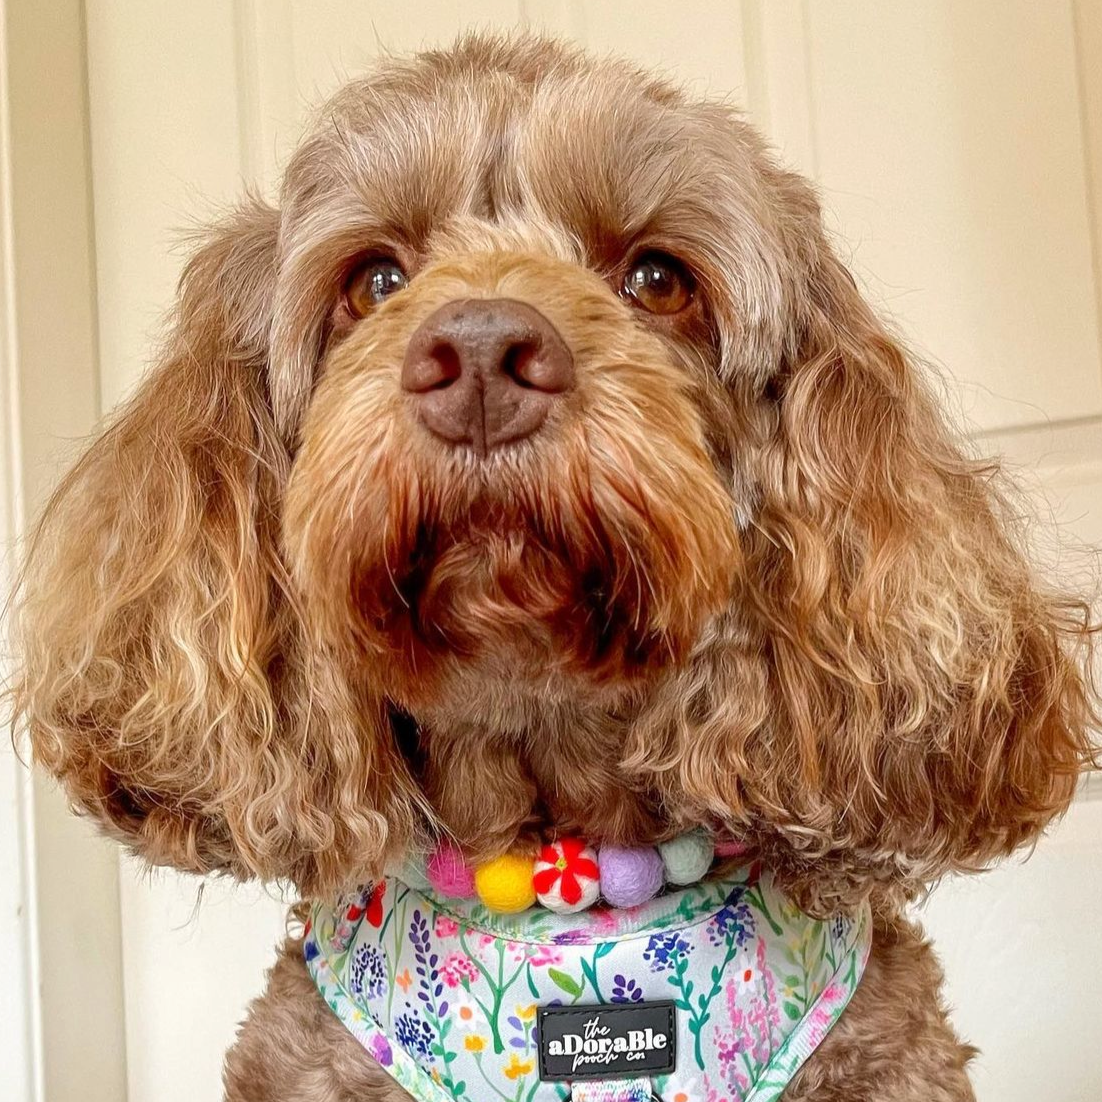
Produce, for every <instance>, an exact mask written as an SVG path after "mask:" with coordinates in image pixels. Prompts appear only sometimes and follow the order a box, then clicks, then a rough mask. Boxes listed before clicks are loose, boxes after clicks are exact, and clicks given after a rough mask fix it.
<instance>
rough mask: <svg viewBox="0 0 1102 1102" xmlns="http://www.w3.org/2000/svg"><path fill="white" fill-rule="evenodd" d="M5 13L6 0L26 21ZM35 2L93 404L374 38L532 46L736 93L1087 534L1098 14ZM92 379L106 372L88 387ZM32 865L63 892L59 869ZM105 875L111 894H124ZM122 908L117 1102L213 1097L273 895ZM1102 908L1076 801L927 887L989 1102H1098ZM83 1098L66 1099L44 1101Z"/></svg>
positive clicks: (986, 8) (970, 411)
mask: <svg viewBox="0 0 1102 1102" xmlns="http://www.w3.org/2000/svg"><path fill="white" fill-rule="evenodd" d="M15 7H18V5H14V6H13V4H12V3H11V2H8V3H7V4H5V3H4V2H3V0H0V11H5V10H6V12H7V18H8V21H9V23H12V22H16V21H17V20H16V19H15V16H14V14H13V12H14V10H15ZM46 9H49V10H50V11H51V12H52V11H53V10H54V9H56V18H57V20H58V21H59V22H58V26H60V27H64V28H67V29H68V30H69V31H73V30H74V28H75V30H76V32H77V33H81V32H83V33H84V34H85V46H86V49H85V59H84V60H85V65H86V71H84V70H82V71H81V72H80V73H79V79H80V80H81V81H84V80H85V78H86V97H87V132H88V146H87V148H88V150H90V170H89V168H88V166H87V165H78V166H77V167H76V169H75V171H80V172H84V173H85V176H86V177H88V173H89V171H90V177H88V182H89V183H90V187H91V195H92V200H93V206H92V209H93V211H94V225H93V227H92V230H93V240H94V283H93V282H92V281H86V282H85V293H86V294H87V293H89V292H90V291H91V290H92V289H93V287H94V292H95V302H96V305H97V311H96V315H95V325H96V327H97V330H96V333H97V340H98V358H99V374H98V381H96V385H98V393H99V395H100V399H101V402H102V408H103V410H107V409H109V408H110V407H111V406H113V405H114V404H115V403H116V402H117V401H118V400H119V399H120V398H121V397H122V396H124V395H125V394H126V393H127V392H128V391H129V390H130V389H131V388H132V387H133V385H134V383H135V381H136V380H137V378H138V377H139V375H140V373H141V371H142V370H143V368H144V366H145V364H146V363H147V358H148V350H149V348H150V347H151V344H152V341H153V340H154V338H155V336H156V333H157V331H158V324H159V320H160V318H161V317H162V315H163V313H164V311H165V310H166V308H167V307H168V305H169V304H170V302H171V298H172V292H173V286H174V282H175V279H176V276H177V273H178V271H179V268H180V265H181V262H182V253H181V252H180V251H178V250H177V249H176V248H175V242H176V241H177V239H178V238H179V236H180V233H181V231H182V230H186V229H187V228H188V227H189V226H190V225H192V224H193V223H194V222H195V221H196V220H203V219H205V218H207V217H209V216H210V214H211V213H212V212H213V211H215V210H216V209H217V208H218V207H219V206H223V205H225V204H228V203H229V202H231V201H232V200H233V199H234V198H235V197H237V196H239V195H241V193H242V191H243V189H244V188H245V187H246V186H252V187H256V188H259V189H261V190H262V191H265V192H268V193H271V191H272V189H273V187H274V184H275V181H276V180H277V178H278V170H279V167H280V165H281V164H282V163H283V161H284V160H285V158H286V155H287V153H288V151H289V149H291V148H292V147H293V145H294V143H295V141H296V138H297V136H298V135H299V133H300V132H301V128H302V126H303V123H304V120H305V119H306V117H307V115H308V112H309V110H310V108H311V107H312V106H314V105H316V104H317V103H318V102H319V101H320V100H321V99H322V98H323V97H324V96H325V95H326V94H327V93H328V92H329V91H331V90H332V89H333V88H335V87H336V86H337V85H338V84H339V83H340V82H341V81H342V80H343V79H344V78H345V77H346V76H348V75H351V74H354V73H356V72H358V71H360V70H361V69H362V68H363V67H364V66H365V65H367V64H369V63H370V62H371V60H372V58H373V57H375V56H377V55H378V54H379V53H380V52H381V51H383V50H388V49H389V50H395V51H404V50H408V49H411V48H415V47H417V46H419V45H421V44H438V43H442V42H446V41H447V40H448V39H449V38H451V37H453V36H454V35H455V34H456V33H457V32H459V31H461V30H464V29H471V28H487V27H514V26H531V27H542V28H546V29H548V30H550V31H553V32H556V33H561V34H565V35H568V36H570V37H572V38H575V39H577V40H579V41H581V42H583V43H585V44H587V45H589V46H591V47H593V48H595V49H598V50H611V51H615V52H617V53H622V54H626V55H629V56H632V57H634V58H637V59H638V60H640V61H642V62H644V63H647V64H652V65H657V66H660V67H662V68H665V69H667V70H669V71H671V72H673V73H675V74H677V75H678V76H680V77H682V78H683V79H685V80H686V81H688V82H690V83H691V84H692V86H693V87H695V88H697V89H699V90H700V91H709V92H711V93H714V94H717V95H726V96H731V97H733V98H734V100H735V101H736V102H740V103H742V104H744V105H745V107H746V109H747V111H748V113H749V114H750V116H751V117H752V118H753V119H754V120H755V121H756V122H757V123H759V124H760V125H761V126H762V127H763V128H764V130H765V131H766V132H767V134H768V135H769V136H770V137H771V138H772V139H773V141H774V142H775V143H776V144H777V146H778V147H779V149H780V151H781V153H782V155H783V157H784V158H785V159H786V160H787V161H788V162H789V163H791V164H793V165H794V166H795V167H797V168H799V169H801V170H802V171H804V172H806V173H808V174H809V175H811V176H813V177H814V178H815V179H817V180H818V182H819V184H820V185H821V188H822V193H823V198H824V202H825V205H826V207H827V210H828V215H829V218H830V222H831V225H832V227H833V228H834V230H835V231H836V233H837V236H838V238H839V241H840V243H841V247H842V249H843V251H844V252H845V254H846V255H847V256H848V257H849V258H850V260H851V263H852V267H853V270H854V272H855V274H856V275H857V277H858V278H859V279H860V280H862V281H863V283H864V285H865V286H866V288H867V289H868V292H869V294H870V295H871V296H872V297H873V298H874V299H875V300H876V301H877V302H878V303H879V304H880V305H881V306H882V308H883V309H884V310H885V311H886V312H887V313H889V314H890V315H891V316H893V317H894V318H895V319H896V321H897V324H898V325H899V327H900V328H901V329H902V331H903V332H904V333H905V334H906V336H907V337H908V339H909V341H910V342H911V344H912V346H913V347H915V348H916V350H918V351H919V352H920V353H921V355H922V356H923V357H924V358H926V359H928V360H930V361H931V362H933V363H934V364H935V365H938V369H939V370H942V371H943V372H944V374H945V377H946V380H947V382H946V393H947V399H948V401H949V402H950V405H951V406H953V407H955V408H956V409H958V410H960V411H963V413H964V414H965V416H966V417H967V418H968V420H969V423H970V424H972V425H973V426H974V427H975V429H976V430H977V432H978V433H979V435H980V437H981V439H982V441H983V442H984V445H985V446H986V447H989V448H990V449H992V450H995V451H998V452H1000V453H1002V454H1004V455H1005V456H1007V458H1008V461H1009V462H1010V464H1011V465H1012V466H1013V467H1015V468H1018V467H1020V468H1022V469H1023V470H1024V471H1028V472H1029V473H1028V474H1027V475H1026V476H1025V478H1026V481H1027V484H1028V485H1029V486H1030V487H1031V488H1033V489H1034V490H1035V491H1036V493H1037V495H1038V500H1039V502H1040V503H1041V508H1042V511H1043V512H1044V513H1045V515H1046V516H1051V518H1052V519H1053V520H1054V521H1055V522H1056V523H1057V524H1058V525H1059V526H1060V527H1061V528H1062V530H1063V532H1064V534H1065V535H1067V536H1070V537H1071V538H1072V539H1073V540H1080V541H1082V542H1084V543H1085V544H1089V545H1096V546H1097V545H1102V497H1100V495H1102V356H1100V347H1099V334H1100V328H1102V327H1100V319H1102V308H1100V303H1102V299H1100V297H1099V291H1100V286H1099V280H1098V278H1097V265H1098V263H1099V258H1100V257H1102V248H1100V245H1102V240H1100V237H1099V228H1100V226H1102V66H1100V65H1099V64H1098V60H1099V58H1100V57H1102V0H1078V2H1059V0H1046V2H1045V3H1038V2H1036V0H969V2H968V3H959V2H954V0H924V2H923V3H918V4H916V3H913V2H912V0H829V2H826V0H803V2H801V0H742V2H738V0H679V2H678V3H677V4H671V3H669V2H668V0H633V2H632V3H627V2H625V0H466V2H463V3H461V2H459V0H428V2H424V3H408V4H395V3H384V2H370V0H368V2H357V3H352V2H350V0H233V2H229V0H188V3H186V4H180V3H171V2H169V0H86V3H85V4H84V5H83V17H82V16H81V14H80V11H79V9H80V5H79V4H64V3H60V2H57V3H53V2H51V3H49V4H42V5H41V6H40V11H44V10H46ZM26 10H27V11H29V10H30V7H29V6H28V8H27V9H26ZM74 12H75V13H76V14H75V15H74ZM82 18H83V23H82ZM9 49H10V44H9ZM67 63H68V62H67ZM76 64H77V65H78V66H79V64H80V62H79V59H78V61H77V62H76ZM55 67H56V66H55ZM9 79H11V78H9ZM84 94H85V90H84V89H81V90H80V92H79V96H78V94H77V93H74V96H76V97H77V98H79V97H80V96H83V95H84ZM82 151H83V147H82ZM2 333H3V330H2V329H0V335H2ZM941 365H944V367H943V368H942V367H941ZM89 373H90V374H89ZM93 377H94V368H91V367H90V368H88V369H87V372H86V377H85V382H87V380H88V378H93ZM35 408H38V407H37V406H36V407H35ZM77 424H78V427H77V428H75V429H71V427H70V428H69V429H67V428H65V427H64V426H63V421H62V419H61V417H60V415H59V418H58V420H56V421H55V423H53V424H50V423H49V422H48V419H46V420H41V419H40V421H39V422H38V423H37V424H36V427H35V431H37V432H38V433H39V434H40V435H41V436H42V438H47V437H50V436H51V435H58V434H60V433H64V432H66V431H76V432H80V431H84V429H85V428H86V425H87V417H86V416H85V417H84V419H83V420H81V418H80V417H78V418H77ZM2 473H3V468H2V467H0V474H2ZM13 523H14V522H13ZM1041 542H1042V544H1044V543H1052V542H1053V541H1052V540H1045V539H1042V540H1041ZM1061 564H1062V565H1063V566H1064V567H1065V568H1066V569H1069V570H1070V569H1078V567H1077V566H1076V565H1075V560H1074V559H1067V558H1064V559H1062V560H1061ZM5 778H6V774H4V773H0V780H5ZM2 795H3V792H2V791H0V796H2ZM0 814H3V813H2V812H0ZM7 821H8V820H7V819H4V818H0V829H2V828H3V826H4V824H6V823H7ZM51 829H52V828H51ZM40 842H41V840H40ZM41 844H42V845H45V842H41ZM106 846H107V843H103V847H106ZM99 852H101V853H103V854H106V853H108V852H109V851H108V850H107V849H106V848H103V849H101V850H100V851H99ZM7 860H9V857H8V853H7V850H4V849H0V862H6V861H7ZM30 860H31V863H32V865H33V864H34V862H35V860H36V858H35V857H34V852H33V847H32V850H31V858H30ZM6 867H7V865H6V864H0V868H6ZM42 875H47V876H56V875H58V874H57V870H56V868H54V867H45V866H44V867H43V870H42ZM113 876H114V872H113V871H112V872H106V873H103V874H102V875H100V878H99V888H100V890H101V891H106V892H107V893H108V895H110V893H111V892H112V891H113V890H114V888H113V880H112V877H113ZM0 898H5V897H3V896H0ZM118 899H119V911H120V916H121V921H120V926H119V930H120V931H121V947H122V952H121V955H122V966H121V967H122V988H121V990H122V995H121V996H120V997H121V999H122V1001H123V1003H124V1008H125V1023H126V1060H125V1066H126V1075H127V1077H128V1083H129V1099H130V1102H185V1100H186V1102H193V1100H195V1099H213V1098H217V1097H219V1092H220V1087H219V1073H220V1072H219V1069H220V1062H221V1054H222V1051H223V1050H224V1049H225V1048H226V1046H227V1045H228V1044H229V1043H230V1041H231V1039H232V1035H233V1030H234V1027H235V1024H236V1023H237V1022H238V1021H239V1020H240V1018H241V1016H242V1012H243V1008H244V1004H245V1002H246V1000H247V999H248V998H249V997H250V996H251V995H252V994H254V993H256V992H259V990H260V989H261V987H262V983H263V971H264V969H265V967H266V966H267V965H268V964H269V963H270V962H271V959H272V950H273V946H274V944H275V942H276V940H277V939H278V937H279V936H280V934H281V931H282V928H283V911H284V908H283V906H282V905H281V903H280V902H279V901H277V900H274V899H271V898H269V897H268V896H267V895H265V893H263V892H262V891H261V890H260V889H252V890H241V889H238V890H236V891H231V890H229V889H227V888H226V887H225V886H224V885H218V884H216V885H212V886H208V887H207V888H206V890H205V895H204V896H203V898H202V900H201V902H200V903H199V905H198V906H196V902H197V884H196V882H194V881H191V880H186V879H184V878H181V877H177V876H175V875H171V874H165V873H157V874H154V875H152V876H151V875H149V874H146V873H143V872H141V871H140V870H138V869H137V868H136V867H134V866H133V864H132V863H131V862H129V861H128V860H123V863H122V869H121V876H120V883H119V896H118ZM1099 914H1102V800H1100V799H1098V798H1097V792H1095V794H1094V795H1092V794H1091V792H1090V791H1087V792H1085V793H1084V795H1083V796H1082V797H1080V799H1079V801H1077V804H1076V806H1075V808H1074V810H1073V811H1072V813H1071V814H1070V815H1069V817H1068V819H1067V820H1066V821H1065V823H1064V824H1062V825H1061V826H1060V827H1059V828H1058V829H1057V830H1056V831H1055V832H1054V833H1053V835H1052V837H1051V838H1049V839H1047V840H1045V841H1044V842H1043V843H1042V844H1041V846H1040V847H1039V848H1038V850H1037V853H1036V855H1035V856H1034V857H1033V858H1032V860H1031V861H1030V862H1028V863H1026V864H1025V865H1021V864H1020V863H1015V864H1014V865H1013V866H1010V867H1006V868H1003V869H1000V870H998V871H996V872H993V873H991V874H989V875H987V876H985V877H982V878H978V879H975V880H972V881H969V882H966V883H953V884H947V885H944V886H943V887H942V888H940V889H939V890H938V892H937V893H936V894H935V896H934V897H933V900H932V902H931V903H930V904H929V905H928V907H927V909H926V920H927V921H928V924H929V927H930V929H931V930H932V932H933V933H934V934H935V935H936V938H937V942H938V946H939V950H940V953H941V955H942V957H943V959H944V961H945V963H946V966H947V970H948V975H949V998H950V1001H951V1002H952V1003H953V1004H954V1005H955V1006H956V1008H957V1015H956V1020H957V1022H958V1025H959V1026H960V1028H961V1030H962V1032H963V1033H964V1034H965V1035H966V1036H967V1037H968V1038H969V1039H970V1040H972V1041H973V1042H974V1043H975V1044H977V1045H978V1046H979V1047H980V1048H981V1049H982V1050H983V1055H982V1056H981V1057H980V1058H979V1060H978V1061H977V1065H976V1069H977V1070H976V1083H977V1089H978V1093H979V1096H980V1099H981V1102H996V1100H998V1102H1018V1100H1021V1102H1025V1100H1026V1099H1029V1100H1031V1102H1034V1100H1037V1099H1045V1100H1047V1102H1081V1100H1082V1102H1086V1100H1088V1099H1092V1098H1100V1097H1102V1037H1100V1035H1099V1033H1098V1023H1099V1022H1102V963H1100V962H1102V934H1100V933H1099V930H1100V929H1102V925H1100V923H1099V920H1098V917H1097V916H1098V915H1099ZM31 955H32V956H33V953H32V954H31ZM3 1005H4V1004H3V1003H0V1007H2V1006H3ZM61 1005H62V1004H61V1003H57V1004H51V1006H61ZM45 1012H46V1013H50V1006H47V1007H46V1011H45ZM69 1012H70V1013H72V1012H75V1013H77V1014H80V1013H81V1011H80V1010H79V1009H77V1010H75V1011H73V1010H72V1009H71V1008H70V1010H69ZM2 1021H3V1020H2V1019H0V1025H2ZM2 1043H3V1042H2V1041H0V1044H2ZM50 1058H51V1054H50V1053H49V1052H47V1053H46V1057H45V1059H46V1062H47V1063H48V1062H49V1059H50ZM53 1058H57V1057H56V1055H55V1056H54V1057H53ZM88 1066H91V1065H88ZM58 1082H59V1083H60V1080H58ZM16 1097H18V1096H16ZM28 1097H30V1096H28ZM78 1097H79V1098H84V1097H85V1095H83V1094H81V1093H79V1092H77V1093H72V1092H70V1091H68V1090H66V1089H63V1088H62V1087H60V1086H59V1087H58V1088H57V1089H56V1090H53V1091H47V1092H46V1094H45V1096H44V1099H45V1102H70V1100H74V1102H75V1099H77V1098H78ZM89 1097H90V1096H89ZM96 1097H101V1095H97V1096H96ZM102 1097H103V1098H105V1099H106V1098H114V1097H118V1095H117V1094H111V1093H104V1094H102ZM20 1102H22V1100H21V1099H20Z"/></svg>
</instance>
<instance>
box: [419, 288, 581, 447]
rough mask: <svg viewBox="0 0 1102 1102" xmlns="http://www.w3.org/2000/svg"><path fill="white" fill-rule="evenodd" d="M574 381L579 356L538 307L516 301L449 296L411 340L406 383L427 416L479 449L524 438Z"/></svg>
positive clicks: (449, 436)
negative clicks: (572, 352)
mask: <svg viewBox="0 0 1102 1102" xmlns="http://www.w3.org/2000/svg"><path fill="white" fill-rule="evenodd" d="M573 385H574V357H573V356H572V355H571V354H570V349H569V348H567V346H566V342H565V341H564V340H563V339H562V337H561V336H559V333H558V330H556V329H555V327H554V326H553V325H552V324H551V323H550V322H549V321H548V320H547V318H545V317H544V316H543V314H541V313H540V312H539V311H538V310H536V309H534V308H533V307H531V306H528V305H527V304H526V303H523V302H517V301H515V300H514V299H507V298H498V299H466V300H463V301H460V302H449V303H448V304H447V305H446V306H441V307H440V309H439V310H437V311H436V312H435V313H433V314H431V315H430V316H429V317H427V318H426V319H425V320H424V321H423V322H422V323H421V325H420V327H419V328H418V329H417V331H416V332H415V333H414V334H413V336H412V337H411V338H410V342H409V346H408V348H407V349H406V359H405V363H404V365H403V367H402V388H403V389H404V390H406V391H408V392H409V393H410V394H413V395H415V396H416V398H417V408H418V413H419V415H420V417H421V420H422V421H423V422H424V424H425V425H426V426H427V427H428V428H429V429H430V430H431V431H432V432H434V433H435V434H436V435H437V436H439V437H441V438H442V439H444V440H447V441H449V442H450V443H453V444H470V445H471V447H473V448H474V449H475V451H477V452H478V453H479V454H480V455H485V454H486V453H487V452H489V451H490V449H492V448H497V447H500V446H501V445H502V444H508V443H509V442H510V441H513V440H522V439H523V438H524V437H526V436H530V435H531V434H532V433H533V432H535V431H536V429H538V428H539V427H540V425H542V424H543V422H544V420H545V419H546V417H547V415H548V413H549V412H550V411H551V408H552V406H553V405H554V403H555V402H556V401H557V400H558V398H559V396H560V395H562V394H564V393H565V392H566V391H568V390H570V388H571V387H573Z"/></svg>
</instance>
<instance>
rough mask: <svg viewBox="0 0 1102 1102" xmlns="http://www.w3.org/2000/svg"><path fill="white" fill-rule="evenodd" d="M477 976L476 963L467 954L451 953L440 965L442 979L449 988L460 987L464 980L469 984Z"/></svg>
mask: <svg viewBox="0 0 1102 1102" xmlns="http://www.w3.org/2000/svg"><path fill="white" fill-rule="evenodd" d="M477 975H478V968H477V966H476V965H475V962H474V961H473V960H471V958H470V957H469V956H467V955H466V954H465V953H449V954H448V955H447V956H446V957H445V958H444V963H443V964H441V965H440V978H441V979H442V980H443V981H444V982H445V983H446V984H447V985H448V986H449V987H458V986H459V985H460V983H462V982H463V980H467V981H468V982H469V981H471V980H473V979H474V978H475V977H476V976H477Z"/></svg>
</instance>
